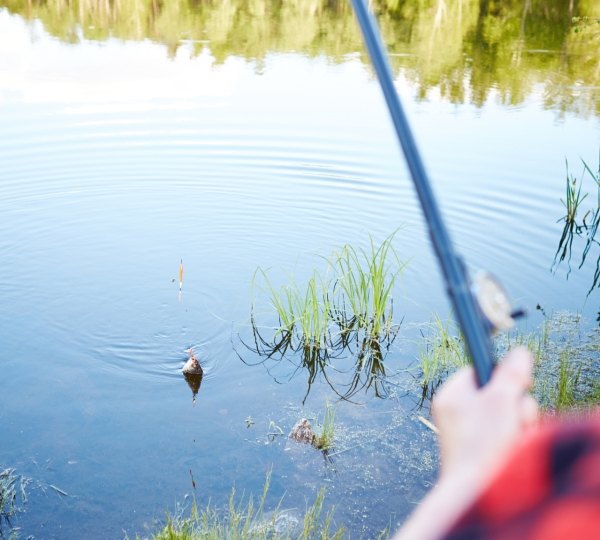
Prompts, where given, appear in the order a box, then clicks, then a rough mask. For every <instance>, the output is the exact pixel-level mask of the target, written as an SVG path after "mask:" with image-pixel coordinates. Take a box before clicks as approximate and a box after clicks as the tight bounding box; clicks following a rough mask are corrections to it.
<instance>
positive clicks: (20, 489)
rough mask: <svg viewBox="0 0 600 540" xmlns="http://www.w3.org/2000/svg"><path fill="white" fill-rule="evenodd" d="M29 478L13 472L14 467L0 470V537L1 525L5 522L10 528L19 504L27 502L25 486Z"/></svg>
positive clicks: (20, 508)
mask: <svg viewBox="0 0 600 540" xmlns="http://www.w3.org/2000/svg"><path fill="white" fill-rule="evenodd" d="M29 481H30V480H29V479H28V478H25V477H23V476H19V475H16V474H15V469H10V468H7V469H4V470H0V538H2V535H3V533H2V527H3V524H4V523H6V524H7V525H8V527H9V529H10V527H11V519H12V518H13V517H14V516H15V515H16V514H17V513H18V512H20V511H22V507H21V505H20V503H21V504H25V503H26V502H27V493H26V490H25V488H26V487H27V484H28V483H29Z"/></svg>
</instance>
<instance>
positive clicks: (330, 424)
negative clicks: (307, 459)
mask: <svg viewBox="0 0 600 540" xmlns="http://www.w3.org/2000/svg"><path fill="white" fill-rule="evenodd" d="M334 437H335V408H334V407H333V405H331V404H330V403H326V405H325V414H324V416H323V422H322V424H321V426H320V432H319V433H318V434H317V435H316V436H315V440H314V442H313V444H314V446H315V447H316V448H318V449H319V450H324V451H327V450H331V449H332V448H333V440H334Z"/></svg>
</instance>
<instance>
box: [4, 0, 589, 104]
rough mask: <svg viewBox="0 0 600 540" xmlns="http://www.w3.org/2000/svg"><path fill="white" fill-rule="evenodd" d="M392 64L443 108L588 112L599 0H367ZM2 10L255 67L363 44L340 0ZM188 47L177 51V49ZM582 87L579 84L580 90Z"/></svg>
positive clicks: (9, 2)
mask: <svg viewBox="0 0 600 540" xmlns="http://www.w3.org/2000/svg"><path fill="white" fill-rule="evenodd" d="M370 3H371V4H372V6H373V9H374V11H375V12H376V13H377V18H378V20H379V21H380V24H381V27H382V31H383V34H384V36H385V41H386V43H387V44H388V46H389V49H390V50H391V51H392V52H393V53H397V54H396V55H394V56H393V57H392V63H393V68H394V71H395V72H397V71H399V70H403V71H404V73H405V74H406V76H407V78H408V79H410V80H413V81H414V82H415V84H416V86H417V87H418V93H419V96H421V97H424V98H425V97H427V94H428V92H430V91H431V90H433V89H437V90H438V91H439V92H440V94H441V95H442V96H443V97H444V98H445V99H447V100H449V101H451V102H452V103H463V102H465V101H468V100H470V101H472V102H473V103H474V104H476V105H478V106H480V105H482V104H484V103H485V101H486V100H487V99H488V98H489V96H490V95H491V94H492V93H497V95H498V96H499V97H500V99H501V100H502V101H503V102H504V103H507V104H515V103H520V102H522V101H523V100H524V99H526V98H527V96H528V94H530V93H531V92H532V91H535V92H536V93H537V92H538V90H539V89H538V86H543V95H544V102H545V105H546V106H548V107H552V108H555V109H557V110H560V111H575V112H577V113H580V114H584V115H586V114H590V113H591V114H598V113H599V112H600V109H599V107H600V101H599V100H598V99H597V90H594V88H597V87H598V85H599V84H600V72H599V71H598V60H597V59H598V54H599V52H600V51H599V46H600V39H598V27H599V25H598V24H597V17H598V16H600V10H599V9H598V2H597V0H560V1H556V0H554V1H552V2H550V1H539V2H532V1H531V0H514V1H510V2H492V1H490V0H402V1H401V2H400V1H399V0H372V1H370ZM0 6H6V8H7V9H8V10H9V12H11V13H18V14H20V15H21V16H23V17H25V18H26V19H30V20H31V19H38V20H40V21H41V22H42V24H43V25H44V27H45V29H46V30H47V31H48V32H49V33H50V34H51V35H53V36H56V37H58V38H59V39H62V40H64V41H66V42H68V43H77V42H78V41H80V40H81V38H82V37H83V38H85V39H90V40H106V39H109V38H118V39H127V40H144V39H148V40H152V41H155V42H160V43H162V44H164V45H165V46H166V47H167V51H168V54H169V55H170V56H172V57H175V56H176V54H177V52H178V49H179V48H180V47H183V46H185V47H188V48H189V49H190V51H191V53H192V54H193V55H198V54H201V53H203V52H204V51H209V52H210V54H211V56H212V57H213V58H214V60H215V62H216V63H219V64H221V63H223V62H225V60H226V59H227V58H229V57H231V56H238V57H242V58H246V59H248V60H251V61H253V62H256V65H257V67H260V65H261V64H263V63H264V60H265V58H266V57H267V56H268V55H269V54H271V53H275V52H291V51H294V52H300V53H302V54H308V55H309V56H322V55H325V56H327V57H328V58H330V59H333V60H334V61H338V60H343V59H347V58H345V56H346V55H348V54H352V53H356V52H357V51H361V50H362V39H361V37H360V34H359V31H358V26H357V25H356V21H355V20H354V14H353V13H352V9H351V6H350V2H348V1H347V0H311V1H310V2H300V1H298V0H228V1H227V2H223V1H220V0H203V1H197V0H196V1H191V2H190V1H189V0H170V1H169V2H156V1H155V0H136V1H133V0H120V1H119V2H112V1H106V0H86V1H85V2H83V1H79V2H75V1H70V0H35V1H31V0H27V1H26V0H5V1H2V0H0ZM186 54H187V52H186ZM585 89H588V90H587V91H584V90H585Z"/></svg>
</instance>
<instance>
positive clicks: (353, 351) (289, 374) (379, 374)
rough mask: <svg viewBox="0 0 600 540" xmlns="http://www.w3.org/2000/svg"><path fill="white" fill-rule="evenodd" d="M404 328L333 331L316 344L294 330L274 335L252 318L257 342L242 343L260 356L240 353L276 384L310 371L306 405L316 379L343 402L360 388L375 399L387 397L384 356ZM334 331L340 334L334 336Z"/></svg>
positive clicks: (350, 398)
mask: <svg viewBox="0 0 600 540" xmlns="http://www.w3.org/2000/svg"><path fill="white" fill-rule="evenodd" d="M399 329H400V326H394V327H393V328H392V329H391V331H390V332H388V333H386V334H385V335H383V336H379V337H373V336H368V335H366V334H365V332H363V331H362V330H359V329H355V330H350V331H345V330H341V329H339V328H337V329H335V330H333V329H332V332H331V334H329V337H328V339H327V341H326V342H324V343H323V344H321V345H319V346H317V345H315V344H312V345H311V344H307V343H302V342H301V341H299V340H298V339H297V336H295V335H294V333H293V332H283V333H279V334H278V333H275V335H272V334H273V332H272V330H271V329H264V328H263V329H261V328H259V327H258V326H257V325H256V322H255V320H254V318H253V319H252V336H253V340H254V342H253V344H248V343H246V342H244V341H243V340H241V342H242V344H243V345H244V346H245V347H246V349H248V350H249V351H251V352H252V353H253V355H256V356H257V357H258V359H257V360H249V359H247V358H244V357H243V355H241V354H238V355H239V357H240V359H241V360H242V361H243V362H244V363H245V364H246V365H262V366H264V367H265V369H266V370H267V372H268V373H269V374H270V375H271V376H272V377H273V379H274V380H275V381H276V382H278V383H282V382H286V381H290V380H292V379H293V378H294V377H296V376H297V375H299V374H301V373H305V374H306V392H305V394H304V398H303V400H302V403H305V401H306V399H307V398H308V396H309V394H310V391H311V388H312V387H313V385H314V384H315V382H317V381H318V380H321V381H323V382H325V383H326V384H327V385H328V386H329V387H330V388H331V389H332V390H333V392H334V393H335V394H336V395H337V396H338V397H339V398H340V399H341V400H345V401H352V398H353V397H354V396H356V395H357V394H359V393H360V392H363V391H364V392H371V393H372V395H374V396H375V397H377V398H384V397H386V396H387V395H388V391H387V387H386V369H385V358H386V356H387V353H388V352H389V350H390V347H391V345H392V343H393V342H394V340H395V338H396V336H397V334H398V331H399ZM333 335H335V336H336V337H332V336H333Z"/></svg>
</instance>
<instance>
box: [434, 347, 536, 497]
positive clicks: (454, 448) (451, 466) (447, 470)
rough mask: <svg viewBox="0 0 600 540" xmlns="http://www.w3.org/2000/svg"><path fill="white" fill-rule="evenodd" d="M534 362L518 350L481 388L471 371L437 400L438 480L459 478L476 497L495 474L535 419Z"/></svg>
mask: <svg viewBox="0 0 600 540" xmlns="http://www.w3.org/2000/svg"><path fill="white" fill-rule="evenodd" d="M532 367H533V358H532V356H531V353H530V352H529V351H528V350H527V349H525V348H523V347H518V348H515V349H513V350H512V351H510V352H509V353H508V354H507V355H506V356H505V357H504V359H503V360H501V361H500V362H499V363H498V365H497V366H496V368H495V370H494V373H493V374H492V378H491V379H490V381H489V383H488V384H487V385H486V386H484V387H483V388H478V387H477V384H476V382H475V374H474V371H473V368H472V367H468V368H465V369H462V370H460V371H459V372H457V373H455V374H454V375H453V376H452V377H450V378H449V379H448V381H447V382H446V383H445V384H444V385H443V386H442V388H441V389H440V390H439V391H438V393H437V395H436V397H435V398H434V400H433V404H432V410H433V417H434V420H435V422H436V425H437V427H438V429H439V444H440V453H441V461H442V468H441V476H440V480H444V479H445V478H447V477H449V476H450V477H452V478H456V477H458V478H460V479H461V481H460V484H462V485H465V486H468V490H469V491H471V490H472V493H473V495H476V494H477V493H478V492H479V491H480V490H481V489H482V487H483V486H485V485H486V484H487V482H488V481H489V479H490V478H491V477H492V476H493V475H494V474H495V473H496V472H497V470H498V468H499V467H500V466H501V465H502V463H503V462H504V460H505V459H506V457H507V454H508V453H509V452H510V450H511V449H512V448H513V447H514V445H515V444H516V443H517V442H518V441H519V439H520V437H521V436H522V435H523V433H524V431H525V430H526V428H527V427H529V426H530V425H531V424H533V423H534V422H535V420H536V418H537V403H536V401H535V400H534V399H533V397H532V396H531V395H529V394H528V393H527V390H528V389H529V387H530V386H531V382H532V379H531V372H532Z"/></svg>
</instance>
